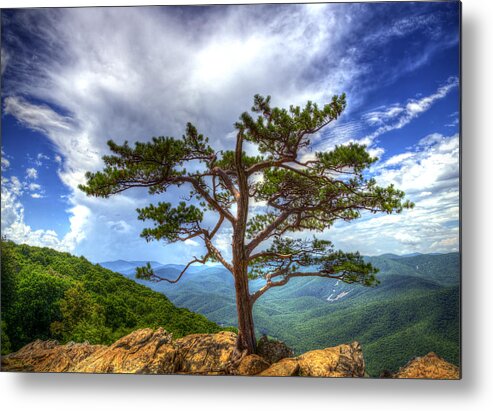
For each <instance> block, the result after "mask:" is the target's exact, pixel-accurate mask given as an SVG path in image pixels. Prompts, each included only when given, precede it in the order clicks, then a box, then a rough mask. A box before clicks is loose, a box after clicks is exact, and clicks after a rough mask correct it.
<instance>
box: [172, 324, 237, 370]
mask: <svg viewBox="0 0 493 411" xmlns="http://www.w3.org/2000/svg"><path fill="white" fill-rule="evenodd" d="M174 346H175V349H176V350H177V351H178V352H179V359H178V364H177V372H181V373H187V374H210V375H217V374H225V373H227V372H226V369H227V367H228V364H229V361H230V360H231V357H232V355H233V352H234V349H235V346H236V334H235V333H232V332H229V331H223V332H219V333H217V334H191V335H187V336H185V337H183V338H180V339H178V340H176V341H175V342H174Z"/></svg>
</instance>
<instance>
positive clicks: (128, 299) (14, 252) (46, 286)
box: [1, 240, 223, 354]
mask: <svg viewBox="0 0 493 411" xmlns="http://www.w3.org/2000/svg"><path fill="white" fill-rule="evenodd" d="M1 247H2V248H1V251H2V263H1V265H2V278H1V279H2V290H1V293H2V294H1V295H2V301H1V311H2V354H6V353H8V352H10V351H16V350H18V349H19V348H21V347H22V346H24V345H25V344H27V343H29V342H31V341H33V340H35V339H38V338H39V339H43V340H47V339H57V340H59V341H60V342H62V343H66V342H68V341H75V342H84V341H88V342H90V343H92V344H110V343H112V342H114V341H116V340H117V339H118V338H120V337H122V336H124V335H126V334H128V333H130V332H132V331H134V330H136V329H139V328H145V327H151V328H157V327H163V328H165V329H166V330H167V331H169V332H171V333H173V336H174V337H175V338H178V337H181V336H184V335H187V334H192V333H214V332H218V331H221V330H222V329H223V328H221V327H219V326H218V325H217V324H215V323H213V322H212V321H209V320H208V319H207V318H205V317H204V316H202V315H200V314H195V313H193V312H191V311H189V310H187V309H184V308H177V307H176V306H174V305H173V304H172V303H171V302H170V301H169V300H168V298H166V297H165V296H164V295H163V294H160V293H158V292H155V291H152V290H150V289H149V288H147V287H145V286H143V285H139V284H137V283H135V282H133V281H131V280H129V279H127V278H125V277H123V276H121V275H119V274H117V273H114V272H112V271H110V270H107V269H105V268H102V267H101V266H100V265H94V264H91V263H90V262H89V261H88V260H86V259H85V258H84V257H74V256H72V255H70V254H68V253H61V252H58V251H55V250H52V249H50V248H39V247H31V246H28V245H17V244H15V243H13V242H11V241H6V240H2V242H1Z"/></svg>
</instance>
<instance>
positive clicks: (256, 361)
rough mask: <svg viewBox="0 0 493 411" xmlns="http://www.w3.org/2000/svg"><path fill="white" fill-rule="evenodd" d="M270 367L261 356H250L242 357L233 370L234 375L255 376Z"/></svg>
mask: <svg viewBox="0 0 493 411" xmlns="http://www.w3.org/2000/svg"><path fill="white" fill-rule="evenodd" d="M269 367H270V364H269V363H268V362H267V361H266V360H265V359H264V358H262V357H261V356H259V355H256V354H251V355H247V356H245V357H243V358H242V359H241V361H240V363H239V365H238V367H237V368H236V370H235V372H234V373H235V374H236V375H247V376H248V375H257V374H260V373H261V372H262V371H264V370H266V369H267V368H269Z"/></svg>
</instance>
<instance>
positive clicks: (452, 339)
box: [1, 241, 460, 376]
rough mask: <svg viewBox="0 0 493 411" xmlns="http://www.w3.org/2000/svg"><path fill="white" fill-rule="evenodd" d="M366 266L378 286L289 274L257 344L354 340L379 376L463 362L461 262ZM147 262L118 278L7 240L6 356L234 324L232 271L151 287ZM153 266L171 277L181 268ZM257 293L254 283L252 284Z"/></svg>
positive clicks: (195, 272) (414, 260)
mask: <svg viewBox="0 0 493 411" xmlns="http://www.w3.org/2000/svg"><path fill="white" fill-rule="evenodd" d="M367 260H369V261H371V262H372V264H374V265H375V266H377V267H379V268H380V270H381V271H380V273H379V274H378V278H379V279H380V282H381V283H380V285H379V286H377V287H373V288H366V287H360V286H357V285H348V284H344V283H340V282H337V281H335V280H327V279H323V278H294V279H292V280H291V281H290V282H289V283H288V284H287V285H286V286H284V287H280V288H278V289H273V290H270V291H269V292H268V293H266V294H265V295H263V296H262V297H261V298H260V299H259V301H258V303H257V304H256V307H255V310H254V314H255V324H256V328H257V336H258V337H260V335H261V334H267V335H269V336H271V337H274V338H278V339H280V340H283V341H285V342H286V343H287V344H288V345H289V346H291V347H292V348H293V349H294V350H295V352H296V354H300V353H302V352H305V351H308V350H313V349H317V348H323V347H327V346H334V345H337V344H341V343H346V342H350V341H353V340H357V341H359V342H360V343H361V344H362V347H363V352H364V355H365V361H366V364H367V371H368V372H369V374H370V375H373V376H378V375H379V373H380V372H381V371H382V370H384V369H389V370H392V371H395V370H396V369H397V368H398V367H399V366H401V365H402V364H404V363H406V362H407V361H408V360H409V358H411V357H413V356H419V355H425V354H427V353H428V352H430V351H434V352H436V353H437V354H438V355H440V356H442V357H443V358H445V359H446V360H448V361H450V362H452V363H454V364H458V363H459V358H460V344H459V342H460V326H459V313H460V307H459V301H460V300H459V297H460V292H459V254H458V253H452V254H443V255H442V254H441V255H412V256H396V255H384V256H379V257H368V258H367ZM143 263H144V262H143V261H122V260H120V261H116V262H109V263H102V265H104V266H107V267H111V268H113V269H114V270H117V269H119V270H120V271H121V273H122V274H123V275H120V274H117V273H115V272H113V271H110V270H108V269H106V268H103V267H102V266H100V265H94V264H91V263H90V262H89V261H87V260H86V259H85V258H83V257H74V256H71V255H70V254H67V253H60V252H57V251H54V250H51V249H48V248H38V247H30V246H27V245H16V244H14V243H12V242H9V241H2V264H1V265H2V278H1V279H2V307H1V308H2V351H3V353H6V352H9V351H15V350H17V349H19V348H20V347H22V346H23V345H24V344H26V343H29V342H31V341H32V340H34V339H36V338H40V339H45V340H46V339H52V338H54V339H58V340H59V341H61V342H67V341H80V342H82V341H89V342H91V343H93V344H95V343H105V344H109V343H111V342H113V341H115V340H116V339H118V338H120V337H122V336H124V335H126V334H128V333H129V332H131V331H133V330H135V329H139V328H144V327H151V328H155V327H158V326H162V327H163V328H165V329H166V330H168V331H170V332H172V333H173V334H174V336H175V337H180V336H184V335H187V334H190V333H198V332H216V331H219V330H220V329H221V327H220V326H219V325H217V324H216V323H218V324H220V325H221V326H235V324H236V307H235V300H234V298H235V297H234V287H233V278H232V276H231V274H230V273H229V272H228V271H226V270H224V269H223V268H221V267H219V266H202V267H192V269H191V271H190V272H188V273H187V274H186V275H185V276H184V277H183V278H182V280H181V281H180V282H179V283H177V284H168V283H165V282H161V283H151V282H146V281H141V280H135V274H134V272H135V268H136V267H137V266H139V265H142V264H143ZM152 265H153V267H154V268H155V270H156V272H157V273H158V274H159V275H161V276H166V277H169V278H175V277H176V276H177V275H178V274H179V272H180V270H181V269H182V266H179V265H173V264H169V265H167V264H162V263H158V262H153V263H152ZM136 281H137V282H141V283H142V284H144V285H145V286H144V285H141V284H137V283H136ZM261 285H262V280H254V281H252V282H251V284H250V287H251V289H255V288H258V287H260V286H261ZM150 288H152V290H151V289H150ZM153 290H155V291H159V293H158V292H155V291H153ZM163 294H164V295H163ZM168 298H169V299H168ZM170 300H171V301H170ZM176 306H179V307H184V308H177V307H176ZM189 310H192V311H195V312H198V313H200V314H203V315H205V316H206V317H207V318H205V317H204V316H202V315H199V314H195V313H193V312H190V311H189Z"/></svg>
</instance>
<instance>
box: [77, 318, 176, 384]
mask: <svg viewBox="0 0 493 411" xmlns="http://www.w3.org/2000/svg"><path fill="white" fill-rule="evenodd" d="M171 341H172V335H171V334H169V333H168V332H166V331H165V330H163V329H162V328H158V329H157V330H156V331H153V330H152V329H150V328H144V329H142V330H137V331H134V332H133V333H131V334H129V335H127V336H125V337H123V338H120V339H119V340H118V341H116V342H115V343H113V344H112V345H110V346H109V347H105V348H103V349H101V350H99V351H98V352H96V353H95V355H93V356H91V357H90V358H86V359H85V360H84V361H82V362H80V363H79V364H77V365H75V366H74V367H73V369H72V370H71V371H73V372H92V373H122V374H129V373H130V374H135V373H137V374H170V373H174V372H176V362H177V361H176V359H177V352H176V350H175V348H174V347H173V345H172V344H171Z"/></svg>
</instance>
